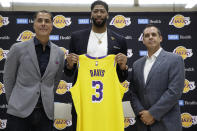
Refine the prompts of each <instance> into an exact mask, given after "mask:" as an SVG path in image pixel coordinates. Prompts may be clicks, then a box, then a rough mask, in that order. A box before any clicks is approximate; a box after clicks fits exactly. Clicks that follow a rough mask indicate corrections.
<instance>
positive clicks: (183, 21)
mask: <svg viewBox="0 0 197 131" xmlns="http://www.w3.org/2000/svg"><path fill="white" fill-rule="evenodd" d="M190 23H191V21H190V17H184V16H183V15H180V14H178V15H175V16H174V17H173V18H172V19H171V21H170V22H169V25H174V27H176V28H182V27H184V26H186V25H189V24H190Z"/></svg>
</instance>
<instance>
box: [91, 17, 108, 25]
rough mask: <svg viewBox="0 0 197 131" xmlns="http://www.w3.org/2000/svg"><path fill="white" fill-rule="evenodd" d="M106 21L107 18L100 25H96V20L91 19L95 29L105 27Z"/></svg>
mask: <svg viewBox="0 0 197 131" xmlns="http://www.w3.org/2000/svg"><path fill="white" fill-rule="evenodd" d="M106 21H107V18H105V19H103V22H102V23H97V22H96V20H95V18H92V22H93V24H94V25H95V26H96V27H103V26H104V25H105V23H106Z"/></svg>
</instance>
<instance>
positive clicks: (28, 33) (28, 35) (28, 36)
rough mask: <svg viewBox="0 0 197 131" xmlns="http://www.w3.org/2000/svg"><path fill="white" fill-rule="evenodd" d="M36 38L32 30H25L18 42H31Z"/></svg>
mask: <svg viewBox="0 0 197 131" xmlns="http://www.w3.org/2000/svg"><path fill="white" fill-rule="evenodd" d="M34 36H35V33H33V32H31V31H30V30H25V31H23V32H22V33H20V35H19V37H18V38H17V40H16V41H22V42H24V41H27V40H30V39H31V38H33V37H34Z"/></svg>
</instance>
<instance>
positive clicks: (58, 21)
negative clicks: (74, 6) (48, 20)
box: [53, 15, 71, 29]
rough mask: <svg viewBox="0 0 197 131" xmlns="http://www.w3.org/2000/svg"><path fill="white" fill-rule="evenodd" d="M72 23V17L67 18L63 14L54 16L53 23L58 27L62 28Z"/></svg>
mask: <svg viewBox="0 0 197 131" xmlns="http://www.w3.org/2000/svg"><path fill="white" fill-rule="evenodd" d="M70 24H71V18H66V17H64V16H63V15H56V16H55V17H54V18H53V25H54V26H55V27H56V28H58V29H62V28H64V27H65V26H69V25H70Z"/></svg>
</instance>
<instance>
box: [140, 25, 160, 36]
mask: <svg viewBox="0 0 197 131" xmlns="http://www.w3.org/2000/svg"><path fill="white" fill-rule="evenodd" d="M150 27H155V28H156V29H157V33H158V34H159V36H161V31H160V29H159V28H158V27H157V26H155V25H153V24H148V25H146V27H145V28H144V30H145V29H147V28H150ZM144 30H143V36H144Z"/></svg>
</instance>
